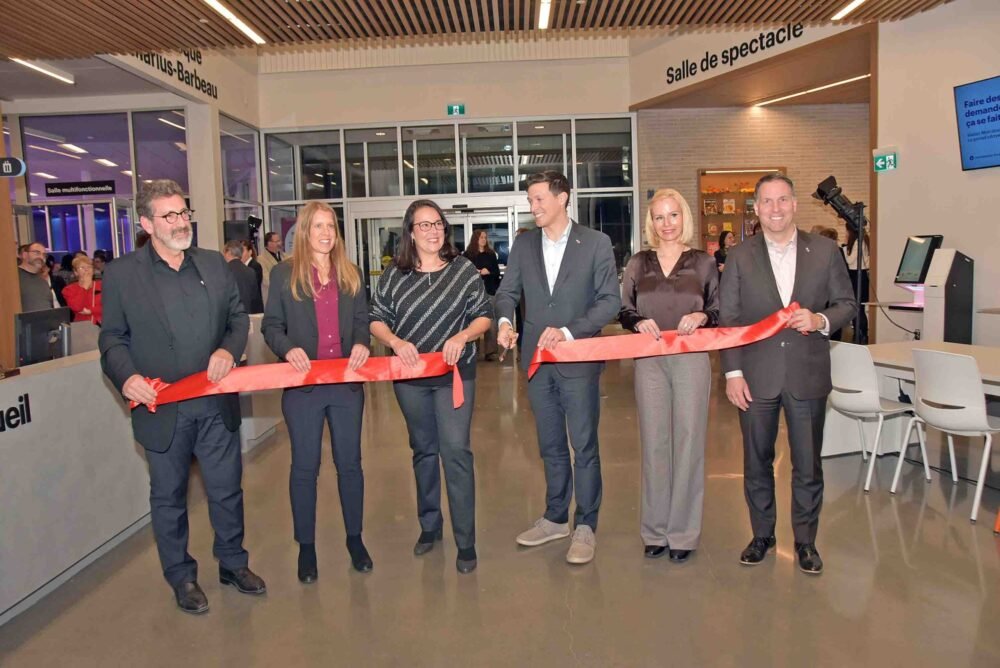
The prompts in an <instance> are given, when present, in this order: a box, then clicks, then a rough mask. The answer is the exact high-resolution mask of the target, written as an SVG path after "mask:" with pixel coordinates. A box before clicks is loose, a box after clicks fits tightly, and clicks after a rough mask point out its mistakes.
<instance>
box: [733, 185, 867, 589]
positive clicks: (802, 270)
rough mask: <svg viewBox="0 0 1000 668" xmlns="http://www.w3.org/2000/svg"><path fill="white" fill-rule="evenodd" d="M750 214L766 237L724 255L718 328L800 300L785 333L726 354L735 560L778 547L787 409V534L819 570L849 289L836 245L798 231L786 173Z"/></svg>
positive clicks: (764, 188)
mask: <svg viewBox="0 0 1000 668" xmlns="http://www.w3.org/2000/svg"><path fill="white" fill-rule="evenodd" d="M754 198H755V204H754V211H756V213H757V216H758V217H759V218H760V223H761V230H762V232H763V234H758V235H756V236H754V237H751V238H750V239H748V240H747V241H744V242H743V243H742V244H740V245H738V246H736V247H735V248H733V249H731V250H730V251H729V254H728V256H727V257H726V270H725V271H724V272H722V284H721V287H720V291H719V301H720V307H721V309H720V313H719V324H720V325H721V326H723V327H731V326H740V325H749V324H751V323H754V322H757V321H758V320H760V319H762V318H764V317H766V316H767V315H770V314H771V313H774V312H775V311H777V310H779V309H781V308H782V307H784V306H787V305H788V304H789V303H791V302H793V301H795V302H798V303H799V305H800V307H801V308H799V309H798V310H797V311H795V313H794V314H793V316H792V319H791V320H790V322H789V323H788V328H787V329H786V330H785V331H784V332H782V333H780V334H778V335H777V336H774V337H772V338H769V339H766V340H764V341H760V342H758V343H752V344H750V345H747V346H742V347H740V348H730V349H729V350H724V351H722V366H723V369H724V370H725V372H726V396H727V397H728V398H729V401H731V402H732V403H733V405H735V406H736V407H738V408H739V409H740V428H741V430H742V432H743V488H744V492H745V495H746V500H747V505H748V506H749V508H750V524H751V526H752V528H753V540H751V541H750V544H749V545H748V546H747V548H746V549H745V550H743V553H742V554H741V555H740V563H742V564H744V565H747V566H753V565H756V564H759V563H760V562H761V561H762V560H763V559H764V557H765V555H766V554H767V552H768V550H770V549H771V548H772V547H774V546H775V537H774V526H775V519H776V518H775V515H776V513H775V504H774V469H773V463H774V444H775V440H776V439H777V435H778V414H779V412H780V411H781V409H784V411H785V423H786V424H787V426H788V445H789V448H790V451H791V463H792V529H793V533H794V534H795V553H796V556H797V558H798V563H799V569H800V570H802V571H803V572H805V573H811V574H818V573H821V572H822V570H823V560H822V559H821V558H820V556H819V552H818V551H817V550H816V531H817V529H818V527H819V512H820V507H821V506H822V504H823V468H822V463H821V460H820V450H821V448H822V445H823V421H824V417H825V414H826V398H827V395H828V394H829V393H830V389H831V381H830V343H829V335H830V332H831V331H835V330H838V329H840V328H841V327H843V326H844V325H846V324H847V323H848V322H849V321H850V319H851V317H852V316H853V314H854V309H855V301H854V293H853V291H852V290H851V282H850V280H849V279H848V277H847V268H846V266H845V265H844V261H843V258H842V256H841V254H840V249H839V248H838V247H837V244H836V243H835V242H833V241H831V240H829V239H826V238H824V237H821V236H819V235H814V234H807V233H806V232H803V231H801V230H798V229H797V228H796V227H795V223H794V222H793V218H794V217H795V212H796V209H797V206H798V203H797V201H796V199H795V188H794V185H793V184H792V181H791V180H790V179H789V178H788V177H786V176H784V175H782V174H768V175H767V176H764V177H763V178H761V179H760V181H758V183H757V187H756V190H755V192H754Z"/></svg>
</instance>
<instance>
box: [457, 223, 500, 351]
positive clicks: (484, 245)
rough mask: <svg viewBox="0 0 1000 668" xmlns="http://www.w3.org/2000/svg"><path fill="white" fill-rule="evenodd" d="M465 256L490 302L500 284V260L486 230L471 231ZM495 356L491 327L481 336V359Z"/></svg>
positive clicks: (493, 331)
mask: <svg viewBox="0 0 1000 668" xmlns="http://www.w3.org/2000/svg"><path fill="white" fill-rule="evenodd" d="M465 257H467V258H468V259H469V261H470V262H472V264H473V265H475V267H476V269H477V270H478V271H479V276H480V277H481V278H482V279H483V287H484V288H486V294H487V295H489V297H490V302H491V303H492V301H493V297H494V295H496V293H497V287H499V286H500V262H499V260H498V259H497V254H496V251H494V250H493V248H492V247H491V246H490V241H489V238H488V237H487V236H486V230H484V229H478V230H476V231H474V232H473V233H472V239H471V240H469V247H468V248H467V249H466V251H465ZM496 358H497V334H496V331H495V330H494V329H493V327H490V329H489V331H487V332H486V335H485V336H484V337H483V359H485V360H486V361H487V362H493V361H495V360H496Z"/></svg>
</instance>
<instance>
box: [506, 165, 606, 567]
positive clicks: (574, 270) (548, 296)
mask: <svg viewBox="0 0 1000 668" xmlns="http://www.w3.org/2000/svg"><path fill="white" fill-rule="evenodd" d="M527 185H528V203H529V204H530V206H531V213H532V214H533V215H534V216H535V224H536V225H537V226H538V229H535V230H531V231H530V232H526V233H525V234H523V235H522V236H520V237H518V240H517V243H516V244H514V246H513V248H512V249H511V253H510V257H509V259H508V262H507V269H506V273H505V274H504V278H503V282H502V283H501V284H500V288H499V289H498V290H497V294H496V302H495V303H496V312H497V315H498V316H500V320H499V332H498V334H497V341H498V343H500V345H502V346H503V347H504V348H507V349H509V348H512V347H513V346H514V345H515V344H516V340H517V335H516V333H515V332H514V330H513V328H512V326H511V319H512V318H513V317H514V309H515V308H516V306H517V303H518V301H519V300H520V298H521V293H522V290H523V292H524V355H523V356H522V357H521V366H522V368H524V369H525V370H527V368H528V363H529V362H530V360H531V356H532V355H533V354H534V351H535V348H536V347H541V348H548V349H554V348H555V347H556V346H557V345H558V344H559V342H560V341H571V340H574V339H581V338H588V337H592V336H595V335H597V334H599V333H600V331H601V328H602V327H604V325H606V324H607V323H608V322H610V321H611V320H613V319H614V318H615V317H616V316H617V315H618V311H619V310H620V309H621V294H620V290H619V287H618V273H617V270H616V268H615V258H614V255H613V253H612V251H611V240H610V239H609V238H608V236H607V235H605V234H603V233H602V232H598V231H596V230H591V229H590V228H587V227H583V226H581V225H578V224H575V223H573V222H572V221H571V220H570V219H569V216H568V215H567V211H566V207H567V206H568V204H569V194H570V188H569V182H568V181H567V179H566V177H565V176H563V175H562V174H560V173H558V172H553V171H547V172H543V173H541V174H534V175H532V176H530V177H528V181H527ZM603 368H604V365H603V363H600V362H593V363H578V364H546V365H543V366H542V368H541V369H539V370H538V373H536V374H535V376H534V378H532V379H531V381H530V382H529V384H528V398H529V400H530V401H531V410H532V411H533V412H534V414H535V428H536V429H537V431H538V448H539V450H540V452H541V456H542V461H543V462H544V465H545V484H546V493H545V505H546V507H545V514H544V516H543V517H542V518H540V519H539V520H537V521H536V522H535V525H534V526H533V527H532V528H531V529H528V530H527V531H525V532H524V533H522V534H520V535H519V536H518V537H517V542H518V543H519V544H521V545H526V546H533V545H542V544H544V543H547V542H549V541H552V540H556V539H559V538H565V537H566V536H569V535H570V531H569V504H570V501H571V500H572V498H573V494H574V490H575V493H576V512H575V515H574V520H575V522H574V523H575V525H576V527H575V530H574V532H573V540H572V543H571V545H570V548H569V551H568V552H567V554H566V560H567V561H569V562H570V563H574V564H585V563H587V562H589V561H590V560H592V559H593V558H594V549H595V546H596V540H595V538H594V531H595V530H596V529H597V514H598V511H599V509H600V506H601V459H600V453H599V448H598V442H597V424H598V420H599V417H600V375H601V370H602V369H603ZM567 431H568V433H569V443H567V438H566V437H567ZM570 445H572V447H573V451H574V455H575V457H574V463H573V465H572V468H571V463H570V453H569V446H570ZM574 474H575V475H574ZM574 478H575V482H574Z"/></svg>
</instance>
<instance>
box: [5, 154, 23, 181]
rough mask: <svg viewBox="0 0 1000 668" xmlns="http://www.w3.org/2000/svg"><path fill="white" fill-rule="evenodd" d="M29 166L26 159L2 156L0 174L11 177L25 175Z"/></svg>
mask: <svg viewBox="0 0 1000 668" xmlns="http://www.w3.org/2000/svg"><path fill="white" fill-rule="evenodd" d="M27 168H28V166H27V165H25V164H24V160H19V159H17V158H0V176H7V177H10V178H14V177H17V176H24V172H25V170H26V169H27Z"/></svg>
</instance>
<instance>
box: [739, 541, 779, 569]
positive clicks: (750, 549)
mask: <svg viewBox="0 0 1000 668" xmlns="http://www.w3.org/2000/svg"><path fill="white" fill-rule="evenodd" d="M776 544H777V541H776V540H775V539H774V536H768V537H767V538H760V537H758V536H754V538H753V540H752V541H750V544H749V545H747V547H746V549H745V550H743V552H742V553H741V554H740V563H741V564H743V565H744V566H756V565H757V564H759V563H760V562H762V561H764V557H766V556H767V551H768V550H770V549H771V548H773V547H774V546H775V545H776Z"/></svg>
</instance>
